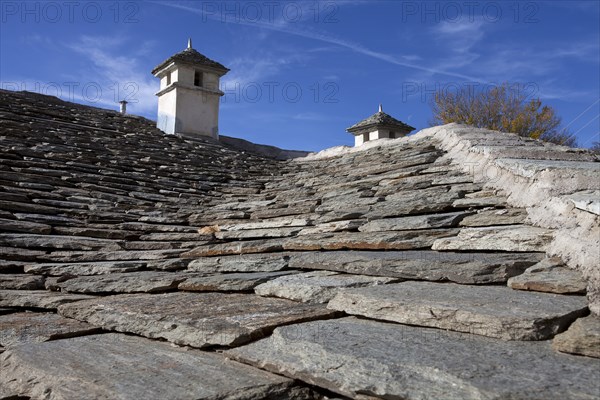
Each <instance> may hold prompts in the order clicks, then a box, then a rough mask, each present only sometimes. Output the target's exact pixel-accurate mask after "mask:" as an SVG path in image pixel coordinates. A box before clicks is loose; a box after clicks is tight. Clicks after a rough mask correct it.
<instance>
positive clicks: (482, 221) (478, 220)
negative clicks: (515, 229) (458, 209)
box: [459, 208, 527, 227]
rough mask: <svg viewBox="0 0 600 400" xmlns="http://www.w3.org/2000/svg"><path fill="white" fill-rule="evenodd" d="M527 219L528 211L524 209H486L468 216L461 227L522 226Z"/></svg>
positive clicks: (461, 222)
mask: <svg viewBox="0 0 600 400" xmlns="http://www.w3.org/2000/svg"><path fill="white" fill-rule="evenodd" d="M526 218H527V211H525V210H524V209H522V208H501V209H494V208H493V209H484V210H481V211H479V212H477V213H476V214H471V215H467V216H466V217H465V218H463V219H462V220H461V221H460V222H459V225H460V226H470V227H476V226H494V225H515V224H522V223H523V222H525V219H526Z"/></svg>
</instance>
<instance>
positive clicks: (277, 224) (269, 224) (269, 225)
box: [219, 218, 312, 231]
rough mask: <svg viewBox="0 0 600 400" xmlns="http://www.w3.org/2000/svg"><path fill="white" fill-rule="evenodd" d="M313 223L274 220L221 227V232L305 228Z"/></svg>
mask: <svg viewBox="0 0 600 400" xmlns="http://www.w3.org/2000/svg"><path fill="white" fill-rule="evenodd" d="M311 223H312V221H311V219H309V218H272V219H268V220H264V221H255V222H244V223H239V224H225V225H219V228H220V230H221V231H239V230H247V229H248V230H252V229H273V228H283V227H304V226H307V225H310V224H311Z"/></svg>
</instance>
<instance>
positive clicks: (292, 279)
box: [254, 271, 398, 303]
mask: <svg viewBox="0 0 600 400" xmlns="http://www.w3.org/2000/svg"><path fill="white" fill-rule="evenodd" d="M397 280H398V279H394V278H386V277H373V276H364V275H348V274H338V273H336V272H330V271H314V272H305V273H302V274H296V275H289V276H283V277H280V278H277V279H273V280H271V281H269V282H266V283H263V284H261V285H259V286H257V287H256V288H255V289H254V291H255V292H256V294H259V295H261V296H272V297H281V298H284V299H290V300H296V301H302V302H306V303H327V302H328V301H329V300H331V299H332V298H333V297H334V296H335V295H336V293H337V292H338V291H339V290H340V289H341V288H353V287H363V286H375V285H383V284H385V283H390V282H394V281H397Z"/></svg>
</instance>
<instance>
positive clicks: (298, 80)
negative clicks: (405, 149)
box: [0, 0, 600, 150]
mask: <svg viewBox="0 0 600 400" xmlns="http://www.w3.org/2000/svg"><path fill="white" fill-rule="evenodd" d="M599 5H600V2H598V1H580V2H578V1H564V2H561V1H520V2H519V1H506V2H505V1H477V2H470V1H464V2H462V1H458V2H445V1H439V2H437V1H428V2H420V1H399V0H398V1H375V0H369V1H326V0H325V1H319V2H316V1H306V2H304V1H276V0H275V1H269V0H265V1H227V2H220V1H176V0H171V1H148V2H133V1H111V0H109V1H75V2H62V1H56V2H52V1H50V2H46V1H42V2H23V1H6V0H2V1H1V2H0V12H1V14H0V21H1V25H0V84H1V86H0V87H2V88H4V89H13V90H21V89H26V90H31V91H37V92H42V93H47V94H52V95H59V96H60V97H61V98H63V99H66V100H71V101H76V102H80V103H84V104H91V105H95V106H98V107H103V108H112V109H117V108H118V104H117V103H116V101H117V100H120V99H122V98H126V99H128V100H129V101H131V104H130V105H129V107H128V110H129V111H130V112H131V113H134V114H139V115H143V116H145V117H148V118H152V119H155V118H156V107H157V100H156V97H155V96H154V93H155V92H156V91H157V88H158V81H157V80H156V79H155V78H154V77H153V76H152V75H151V74H150V71H151V70H152V68H153V67H155V66H156V65H158V64H159V63H160V62H162V61H163V60H165V59H166V58H168V57H169V56H170V55H172V54H174V53H176V52H178V51H181V50H183V49H184V48H185V47H186V44H187V38H188V37H192V39H193V44H194V48H196V49H197V50H198V51H200V52H201V53H203V54H205V55H206V56H208V57H209V58H212V59H214V60H217V61H219V62H221V63H222V64H224V65H225V66H227V67H229V68H230V69H231V72H229V73H228V74H227V75H225V77H223V79H222V82H221V85H222V90H224V91H225V92H226V96H225V97H223V98H222V103H221V114H220V133H221V134H224V135H229V136H236V137H242V138H245V139H248V140H251V141H253V142H257V143H267V144H272V145H276V146H280V147H284V148H293V149H306V150H319V149H323V148H327V147H331V146H337V145H342V144H347V145H351V144H352V143H353V138H352V136H351V135H349V134H348V133H346V132H345V128H347V127H348V126H350V125H352V124H354V123H355V122H357V121H359V120H361V119H363V118H366V117H368V116H369V115H371V114H373V113H375V112H376V111H377V106H378V104H379V103H383V108H384V111H386V112H388V113H389V114H391V115H392V116H394V117H396V118H398V119H400V120H402V121H404V122H407V123H409V124H410V125H412V126H414V127H416V128H417V130H419V129H422V128H426V127H427V126H428V125H429V120H430V118H431V110H430V107H429V100H430V98H431V96H432V93H433V92H434V91H435V90H438V89H443V90H455V88H460V87H465V86H470V87H476V88H486V87H489V85H493V84H497V83H500V82H504V81H508V82H512V83H516V84H518V85H520V90H523V91H524V93H525V94H527V95H528V96H532V97H536V98H537V97H539V98H541V100H542V101H543V102H545V103H547V104H550V105H552V106H553V107H554V108H555V109H556V110H557V111H558V114H559V115H560V116H561V117H562V119H563V125H565V126H568V128H569V129H570V130H571V132H573V133H574V134H576V136H577V138H578V141H579V144H580V146H582V147H589V146H590V145H591V144H592V142H593V141H600V138H599V132H600V122H599V115H600V102H599V98H600V79H599V78H600V59H599V58H600V55H599V53H600V48H599V46H600V27H599V21H600V11H599Z"/></svg>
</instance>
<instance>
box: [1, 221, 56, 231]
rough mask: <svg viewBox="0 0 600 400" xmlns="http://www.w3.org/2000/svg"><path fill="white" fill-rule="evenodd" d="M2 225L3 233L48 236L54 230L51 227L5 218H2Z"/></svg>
mask: <svg viewBox="0 0 600 400" xmlns="http://www.w3.org/2000/svg"><path fill="white" fill-rule="evenodd" d="M0 225H1V226H2V230H3V231H10V232H27V233H41V234H48V233H50V231H51V230H52V227H51V226H50V225H46V224H39V223H37V222H28V221H19V220H14V219H4V218H0Z"/></svg>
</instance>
